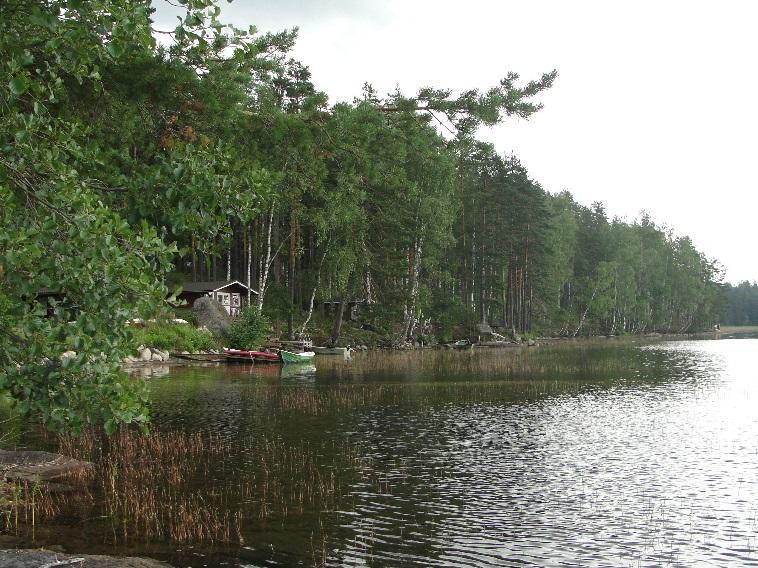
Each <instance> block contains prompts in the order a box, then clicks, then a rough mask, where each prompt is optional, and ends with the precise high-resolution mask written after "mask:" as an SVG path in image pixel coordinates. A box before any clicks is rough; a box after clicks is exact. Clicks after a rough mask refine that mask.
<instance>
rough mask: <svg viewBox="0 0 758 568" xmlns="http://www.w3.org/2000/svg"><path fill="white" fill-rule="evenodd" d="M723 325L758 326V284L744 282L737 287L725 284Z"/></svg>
mask: <svg viewBox="0 0 758 568" xmlns="http://www.w3.org/2000/svg"><path fill="white" fill-rule="evenodd" d="M724 304H725V306H724V312H723V315H722V320H721V321H722V323H725V324H727V325H758V284H756V283H755V282H748V281H743V282H740V283H739V284H738V285H737V286H732V285H731V284H728V283H727V284H724Z"/></svg>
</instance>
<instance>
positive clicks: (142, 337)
mask: <svg viewBox="0 0 758 568" xmlns="http://www.w3.org/2000/svg"><path fill="white" fill-rule="evenodd" d="M132 345H133V346H134V347H135V348H136V347H137V346H139V345H145V346H147V347H156V348H158V349H160V350H162V351H171V352H172V353H179V352H182V351H188V352H189V353H198V352H199V351H208V350H210V349H217V348H218V345H217V343H216V341H215V340H214V339H213V336H212V335H211V334H210V333H209V332H207V331H205V330H202V329H197V328H196V327H194V326H192V325H188V324H176V323H171V322H156V323H148V324H147V325H146V326H145V327H137V328H134V330H133V331H132Z"/></svg>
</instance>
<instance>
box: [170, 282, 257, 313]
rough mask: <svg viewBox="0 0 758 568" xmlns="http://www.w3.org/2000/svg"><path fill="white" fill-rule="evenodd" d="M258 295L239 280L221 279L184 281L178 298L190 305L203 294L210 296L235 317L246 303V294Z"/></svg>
mask: <svg viewBox="0 0 758 568" xmlns="http://www.w3.org/2000/svg"><path fill="white" fill-rule="evenodd" d="M248 290H250V293H251V294H254V295H258V292H256V291H255V290H253V289H249V288H248V287H247V286H245V285H244V284H243V283H242V282H240V281H239V280H221V281H218V282H185V283H184V284H182V293H181V294H179V299H180V300H184V301H186V302H187V305H189V306H190V307H191V306H192V305H193V304H194V303H195V300H197V299H198V298H202V297H203V296H210V297H211V298H213V299H214V300H216V301H218V303H220V304H221V305H222V306H224V309H226V311H227V312H228V313H229V315H230V316H232V317H237V316H238V315H239V313H240V310H241V309H242V308H244V307H245V306H246V305H247V294H248Z"/></svg>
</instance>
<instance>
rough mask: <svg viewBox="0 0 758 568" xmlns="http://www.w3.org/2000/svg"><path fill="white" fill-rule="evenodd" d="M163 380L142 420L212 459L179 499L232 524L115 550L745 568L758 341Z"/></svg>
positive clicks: (749, 548)
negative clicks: (221, 511) (224, 529)
mask: <svg viewBox="0 0 758 568" xmlns="http://www.w3.org/2000/svg"><path fill="white" fill-rule="evenodd" d="M160 374H161V373H156V376H155V377H154V378H152V379H151V383H150V384H151V390H152V392H153V397H154V409H153V424H154V426H153V428H154V430H156V431H158V432H163V433H169V432H177V431H180V432H185V433H196V432H199V433H203V434H207V433H212V434H213V435H214V436H216V438H214V439H215V440H216V442H215V443H216V444H217V445H218V446H223V447H224V448H226V449H225V450H224V451H223V452H220V453H219V454H218V455H217V456H216V457H211V458H209V459H208V462H209V464H210V465H208V466H207V467H206V469H205V470H204V473H203V475H202V477H201V478H199V479H195V480H194V482H193V485H192V489H191V491H199V492H202V491H205V493H203V495H206V496H204V497H203V498H202V499H203V500H204V501H203V502H210V501H212V500H213V499H219V500H218V503H219V504H220V505H217V506H218V507H222V508H226V509H228V510H229V511H230V512H231V514H233V515H234V516H235V518H238V519H239V526H238V528H237V529H235V530H236V532H238V533H239V534H238V535H237V536H235V538H234V539H232V540H235V543H234V544H230V545H218V544H213V545H211V544H207V543H205V544H203V543H200V544H195V545H187V544H174V545H170V546H167V545H165V544H162V543H161V542H153V543H150V544H147V543H141V542H134V540H133V539H132V540H130V541H129V543H128V545H127V544H124V543H121V544H120V545H119V548H117V549H116V552H127V553H129V554H147V555H152V556H156V557H160V558H162V559H165V560H169V561H172V562H176V563H177V564H181V565H193V566H205V565H209V566H211V565H212V566H220V565H231V566H236V565H246V566H294V565H303V566H312V565H314V564H315V565H327V566H524V565H537V566H693V565H697V564H700V565H708V566H736V565H746V566H747V565H758V404H756V403H757V402H758V376H757V375H758V339H751V338H744V339H722V340H719V341H672V342H656V343H640V342H638V343H634V342H632V343H630V342H617V341H605V342H598V343H572V344H569V345H557V346H542V347H538V348H530V349H492V350H487V349H483V350H475V351H473V352H450V351H424V352H410V353H383V352H382V353H365V354H358V355H357V356H356V357H354V358H353V360H352V361H350V362H342V361H338V360H334V359H330V358H327V357H322V358H318V359H317V360H316V367H315V368H311V367H304V368H300V369H298V368H296V367H294V366H293V367H288V368H285V369H284V370H283V371H282V370H281V369H280V368H278V367H265V368H263V367H256V368H253V367H248V366H245V365H240V366H218V367H202V368H198V367H193V368H172V369H171V370H170V372H169V373H168V374H166V375H165V376H158V375H160ZM145 467H146V468H149V467H150V466H149V465H146V466H145ZM221 495H223V496H224V497H223V499H222V498H221V497H219V496H221ZM61 530H63V529H61ZM77 530H78V531H80V532H81V533H82V534H86V535H87V537H86V539H85V540H82V541H80V542H79V544H78V548H77V550H75V552H87V551H93V552H106V553H107V552H108V550H109V548H108V547H109V546H111V545H110V544H107V545H104V543H108V542H109V541H110V540H111V539H110V538H109V535H110V531H111V529H110V528H109V529H108V530H105V529H104V528H103V525H102V524H98V523H97V522H96V521H87V520H80V521H77ZM101 533H102V534H101ZM55 534H56V533H55V531H52V532H51V533H50V535H49V536H48V537H47V539H48V540H49V541H51V542H52V541H54V540H55ZM58 534H63V533H62V532H60V533H58ZM114 535H115V531H114ZM237 542H241V544H237ZM111 551H113V549H112V548H111Z"/></svg>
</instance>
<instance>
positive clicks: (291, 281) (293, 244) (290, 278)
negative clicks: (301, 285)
mask: <svg viewBox="0 0 758 568" xmlns="http://www.w3.org/2000/svg"><path fill="white" fill-rule="evenodd" d="M289 252H290V254H289V260H288V262H287V287H288V288H289V300H290V306H289V310H288V312H287V338H288V339H289V340H290V341H292V340H294V339H295V253H296V252H297V219H295V213H294V212H292V213H291V214H290V251H289Z"/></svg>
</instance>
